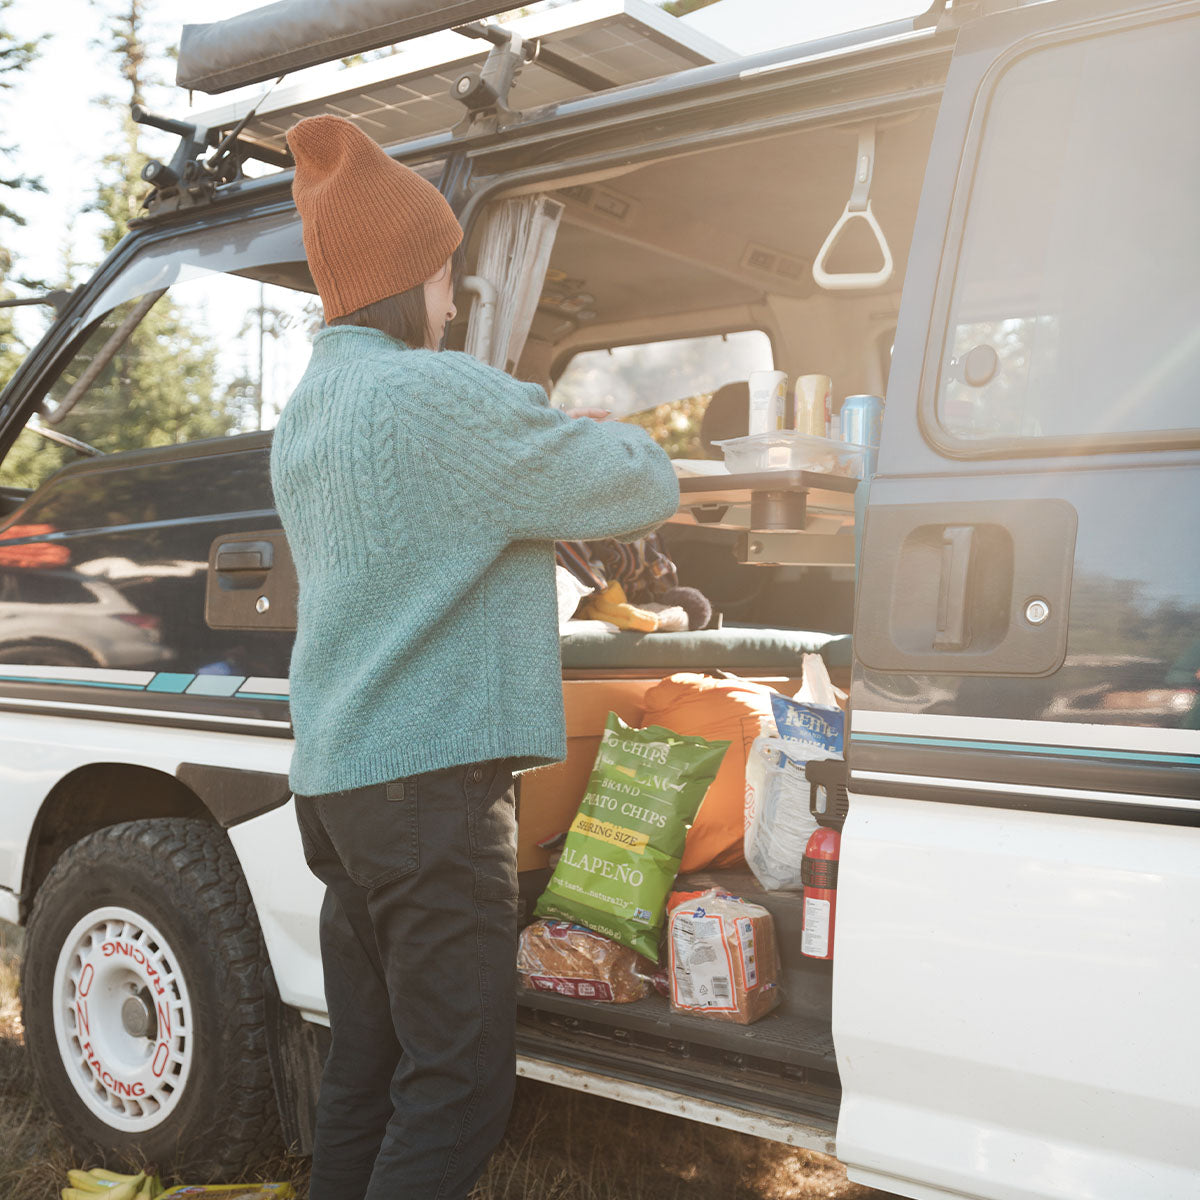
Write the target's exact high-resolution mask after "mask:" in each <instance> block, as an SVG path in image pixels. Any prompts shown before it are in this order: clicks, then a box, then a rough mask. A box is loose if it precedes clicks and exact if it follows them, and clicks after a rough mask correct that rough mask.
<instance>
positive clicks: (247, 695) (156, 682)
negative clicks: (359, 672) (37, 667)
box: [0, 667, 288, 703]
mask: <svg viewBox="0 0 1200 1200" xmlns="http://www.w3.org/2000/svg"><path fill="white" fill-rule="evenodd" d="M91 673H92V672H91V671H90V670H89V669H88V668H87V667H79V668H77V669H75V670H74V671H73V673H72V674H71V675H70V676H68V677H65V678H63V677H60V678H49V677H47V676H44V675H20V674H15V673H14V674H9V673H8V672H5V671H0V683H37V684H63V685H65V686H67V687H90V688H115V689H118V690H120V691H125V692H157V693H159V694H172V695H182V694H184V693H186V694H188V695H191V696H220V697H233V698H235V699H237V698H244V699H246V700H282V701H284V702H285V703H286V702H287V700H288V693H287V692H286V691H283V692H254V691H240V690H239V689H240V688H241V687H242V686H243V684H245V683H246V681H247V678H248V677H247V676H245V675H217V674H208V673H203V674H199V673H196V672H186V673H185V672H182V671H158V672H155V674H154V675H153V677H152V678H150V679H149V680H147V682H146V683H123V682H119V681H114V680H108V679H88V678H87V676H88V675H89V674H91Z"/></svg>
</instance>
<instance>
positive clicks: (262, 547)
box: [214, 542, 275, 571]
mask: <svg viewBox="0 0 1200 1200" xmlns="http://www.w3.org/2000/svg"><path fill="white" fill-rule="evenodd" d="M274 558H275V555H274V547H273V546H272V545H271V543H270V542H223V543H222V544H221V545H219V546H218V547H217V556H216V562H215V563H214V566H215V567H216V569H217V570H218V571H269V570H270V569H271V564H272V562H273V561H274Z"/></svg>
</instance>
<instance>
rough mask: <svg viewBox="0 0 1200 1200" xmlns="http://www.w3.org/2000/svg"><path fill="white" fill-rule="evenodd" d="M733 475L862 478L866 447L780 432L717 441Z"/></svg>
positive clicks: (784, 430) (791, 432)
mask: <svg viewBox="0 0 1200 1200" xmlns="http://www.w3.org/2000/svg"><path fill="white" fill-rule="evenodd" d="M714 445H717V446H720V447H721V449H722V451H724V454H725V466H726V467H727V468H728V469H729V473H730V474H731V475H740V474H741V473H742V472H746V471H819V472H821V473H822V474H824V475H842V476H844V477H846V478H848V479H861V478H862V477H863V464H864V461H865V458H866V447H865V446H856V445H854V444H853V443H851V442H835V441H833V440H832V439H830V438H819V437H811V436H809V435H808V434H804V433H796V432H794V431H792V430H788V429H781V430H780V431H779V432H778V433H753V434H751V435H750V436H749V437H740V438H727V439H726V440H725V441H722V442H715V443H714Z"/></svg>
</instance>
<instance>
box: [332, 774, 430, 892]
mask: <svg viewBox="0 0 1200 1200" xmlns="http://www.w3.org/2000/svg"><path fill="white" fill-rule="evenodd" d="M317 807H318V810H319V812H320V814H321V823H322V824H323V825H324V827H325V830H326V832H327V833H328V835H329V840H330V841H331V842H332V843H333V846H334V849H335V850H336V851H337V855H338V858H339V859H341V863H342V866H343V867H344V868H345V870H346V874H347V875H349V876H350V878H351V879H352V880H353V881H354V882H355V883H357V884H358V885H359V886H360V887H365V888H376V887H382V886H383V885H384V884H385V883H392V882H394V881H395V880H397V879H402V878H403V877H404V876H405V875H410V874H412V872H413V871H415V870H416V869H417V868H418V867H419V866H420V861H421V860H420V804H419V801H418V795H417V788H416V786H415V783H414V781H413V780H412V779H396V780H393V781H392V782H390V783H381V784H377V785H375V786H374V787H366V788H356V789H355V790H354V791H349V792H336V793H333V794H331V795H327V796H321V797H320V798H319V799H318V800H317Z"/></svg>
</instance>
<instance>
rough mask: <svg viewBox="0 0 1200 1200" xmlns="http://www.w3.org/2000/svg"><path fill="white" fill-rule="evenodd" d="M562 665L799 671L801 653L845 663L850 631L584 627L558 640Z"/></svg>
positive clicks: (839, 664)
mask: <svg viewBox="0 0 1200 1200" xmlns="http://www.w3.org/2000/svg"><path fill="white" fill-rule="evenodd" d="M559 644H560V645H561V647H562V660H563V666H564V667H566V668H568V669H570V670H577V671H580V670H589V669H592V670H598V669H606V670H612V669H613V668H616V667H655V668H657V667H670V668H672V669H673V670H680V671H702V670H705V669H706V668H710V667H721V668H723V669H725V670H735V669H739V670H746V669H750V668H755V669H759V668H772V669H775V668H786V669H787V670H788V671H789V672H794V673H795V674H797V675H798V674H799V673H800V666H801V662H802V661H803V659H802V656H803V655H804V654H820V656H821V657H822V658H823V659H824V660H825V663H826V665H827V666H830V667H848V666H850V662H851V646H850V635H849V634H845V633H812V632H808V631H806V630H802V629H769V628H755V627H751V626H739V625H727V626H725V628H724V629H698V630H696V631H695V632H693V633H634V632H632V631H629V630H620V631H613V630H607V629H601V630H587V631H583V632H572V633H568V634H564V635H563V637H562V638H561V639H560V640H559Z"/></svg>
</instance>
